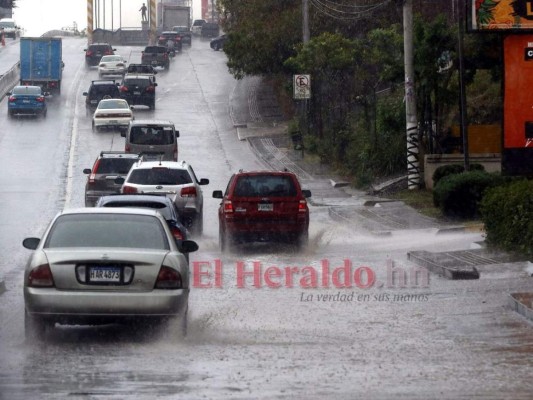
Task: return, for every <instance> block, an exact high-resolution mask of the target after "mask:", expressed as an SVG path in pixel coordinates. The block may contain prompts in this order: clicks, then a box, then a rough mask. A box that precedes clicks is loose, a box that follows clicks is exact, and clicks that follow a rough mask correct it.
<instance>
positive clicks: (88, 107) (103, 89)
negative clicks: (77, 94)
mask: <svg viewBox="0 0 533 400" xmlns="http://www.w3.org/2000/svg"><path fill="white" fill-rule="evenodd" d="M83 95H84V96H86V97H85V111H86V112H85V114H86V115H89V114H91V113H92V112H93V111H94V110H95V109H96V107H98V103H100V100H102V99H120V98H121V96H120V91H119V90H118V85H117V83H116V82H115V80H114V79H100V80H95V81H91V86H89V90H87V91H86V92H83Z"/></svg>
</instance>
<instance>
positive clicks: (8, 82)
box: [0, 63, 20, 100]
mask: <svg viewBox="0 0 533 400" xmlns="http://www.w3.org/2000/svg"><path fill="white" fill-rule="evenodd" d="M19 77H20V63H16V64H15V65H14V66H13V67H12V68H11V69H10V70H9V71H7V72H6V73H5V74H3V75H0V100H1V99H3V98H4V96H5V95H6V94H7V92H9V91H10V90H11V89H12V88H13V87H14V86H15V85H16V84H17V83H18V81H19Z"/></svg>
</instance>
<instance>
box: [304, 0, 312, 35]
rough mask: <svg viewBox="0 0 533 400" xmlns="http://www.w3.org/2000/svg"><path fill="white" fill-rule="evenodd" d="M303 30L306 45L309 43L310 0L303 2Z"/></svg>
mask: <svg viewBox="0 0 533 400" xmlns="http://www.w3.org/2000/svg"><path fill="white" fill-rule="evenodd" d="M302 30H303V42H304V44H305V43H307V42H309V39H310V36H311V35H310V33H309V0H302Z"/></svg>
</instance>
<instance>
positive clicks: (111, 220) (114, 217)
mask: <svg viewBox="0 0 533 400" xmlns="http://www.w3.org/2000/svg"><path fill="white" fill-rule="evenodd" d="M44 247H45V248H60V247H126V248H137V249H157V250H169V248H170V246H169V243H168V239H167V236H166V234H165V230H164V228H163V226H162V225H161V222H160V221H159V219H157V218H156V217H155V216H151V215H134V214H94V213H91V214H69V215H62V216H60V217H59V218H58V219H57V220H56V221H55V223H54V225H53V226H52V229H51V230H50V233H49V234H48V236H47V238H46V242H45V244H44Z"/></svg>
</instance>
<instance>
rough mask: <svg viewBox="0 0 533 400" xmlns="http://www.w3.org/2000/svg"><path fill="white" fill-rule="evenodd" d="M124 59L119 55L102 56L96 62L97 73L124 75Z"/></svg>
mask: <svg viewBox="0 0 533 400" xmlns="http://www.w3.org/2000/svg"><path fill="white" fill-rule="evenodd" d="M126 64H127V62H126V60H124V58H122V56H121V55H118V54H115V55H112V56H103V57H102V58H101V60H100V63H99V64H98V75H99V76H100V78H101V77H103V76H104V75H124V74H125V73H126Z"/></svg>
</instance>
